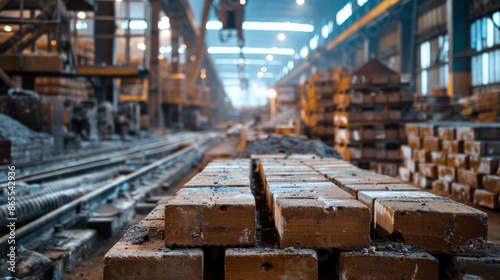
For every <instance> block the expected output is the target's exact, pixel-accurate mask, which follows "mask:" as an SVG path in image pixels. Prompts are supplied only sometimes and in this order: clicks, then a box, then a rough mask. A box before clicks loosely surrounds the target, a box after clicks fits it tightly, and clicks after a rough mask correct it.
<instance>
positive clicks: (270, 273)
mask: <svg viewBox="0 0 500 280" xmlns="http://www.w3.org/2000/svg"><path fill="white" fill-rule="evenodd" d="M225 272H226V278H225V279H227V280H231V279H235V280H236V279H317V277H318V258H317V255H316V252H315V251H314V250H311V249H293V250H289V249H286V250H280V249H262V248H248V249H240V248H237V249H226V257H225Z"/></svg>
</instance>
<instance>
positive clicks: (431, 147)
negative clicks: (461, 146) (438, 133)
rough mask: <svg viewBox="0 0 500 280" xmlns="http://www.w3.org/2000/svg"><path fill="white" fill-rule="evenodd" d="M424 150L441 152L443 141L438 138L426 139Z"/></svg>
mask: <svg viewBox="0 0 500 280" xmlns="http://www.w3.org/2000/svg"><path fill="white" fill-rule="evenodd" d="M424 149H425V150H427V151H432V152H439V151H441V139H439V138H437V137H425V138H424Z"/></svg>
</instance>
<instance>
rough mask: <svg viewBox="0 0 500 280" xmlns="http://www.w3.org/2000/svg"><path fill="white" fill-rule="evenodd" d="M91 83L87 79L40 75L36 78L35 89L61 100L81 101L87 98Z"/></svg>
mask: <svg viewBox="0 0 500 280" xmlns="http://www.w3.org/2000/svg"><path fill="white" fill-rule="evenodd" d="M89 88H90V85H89V84H88V82H87V81H86V80H82V79H69V78H61V77H39V78H36V79H35V91H36V92H37V93H38V94H40V95H47V96H51V97H54V98H57V99H59V100H61V101H65V100H68V99H71V100H74V101H75V102H81V101H83V100H85V99H87V97H88V94H89Z"/></svg>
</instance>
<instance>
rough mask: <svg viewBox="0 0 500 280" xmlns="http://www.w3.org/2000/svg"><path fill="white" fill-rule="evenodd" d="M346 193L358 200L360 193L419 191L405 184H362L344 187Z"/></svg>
mask: <svg viewBox="0 0 500 280" xmlns="http://www.w3.org/2000/svg"><path fill="white" fill-rule="evenodd" d="M342 189H343V190H344V191H346V192H347V193H349V194H350V195H352V196H353V197H354V198H358V193H359V192H360V191H419V190H420V189H419V188H416V187H414V186H412V185H408V184H403V183H401V182H399V183H397V184H361V185H356V184H354V185H344V187H343V188H342Z"/></svg>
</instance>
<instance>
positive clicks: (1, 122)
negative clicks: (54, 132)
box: [0, 114, 53, 144]
mask: <svg viewBox="0 0 500 280" xmlns="http://www.w3.org/2000/svg"><path fill="white" fill-rule="evenodd" d="M0 139H8V140H11V141H12V142H14V143H22V144H29V143H32V142H33V141H36V142H42V143H50V142H52V141H53V140H52V136H50V135H49V134H47V133H40V132H35V131H32V130H30V129H29V128H27V127H26V126H24V125H23V124H21V123H20V122H18V121H16V120H14V119H12V118H11V117H9V116H6V115H3V114H0Z"/></svg>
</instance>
